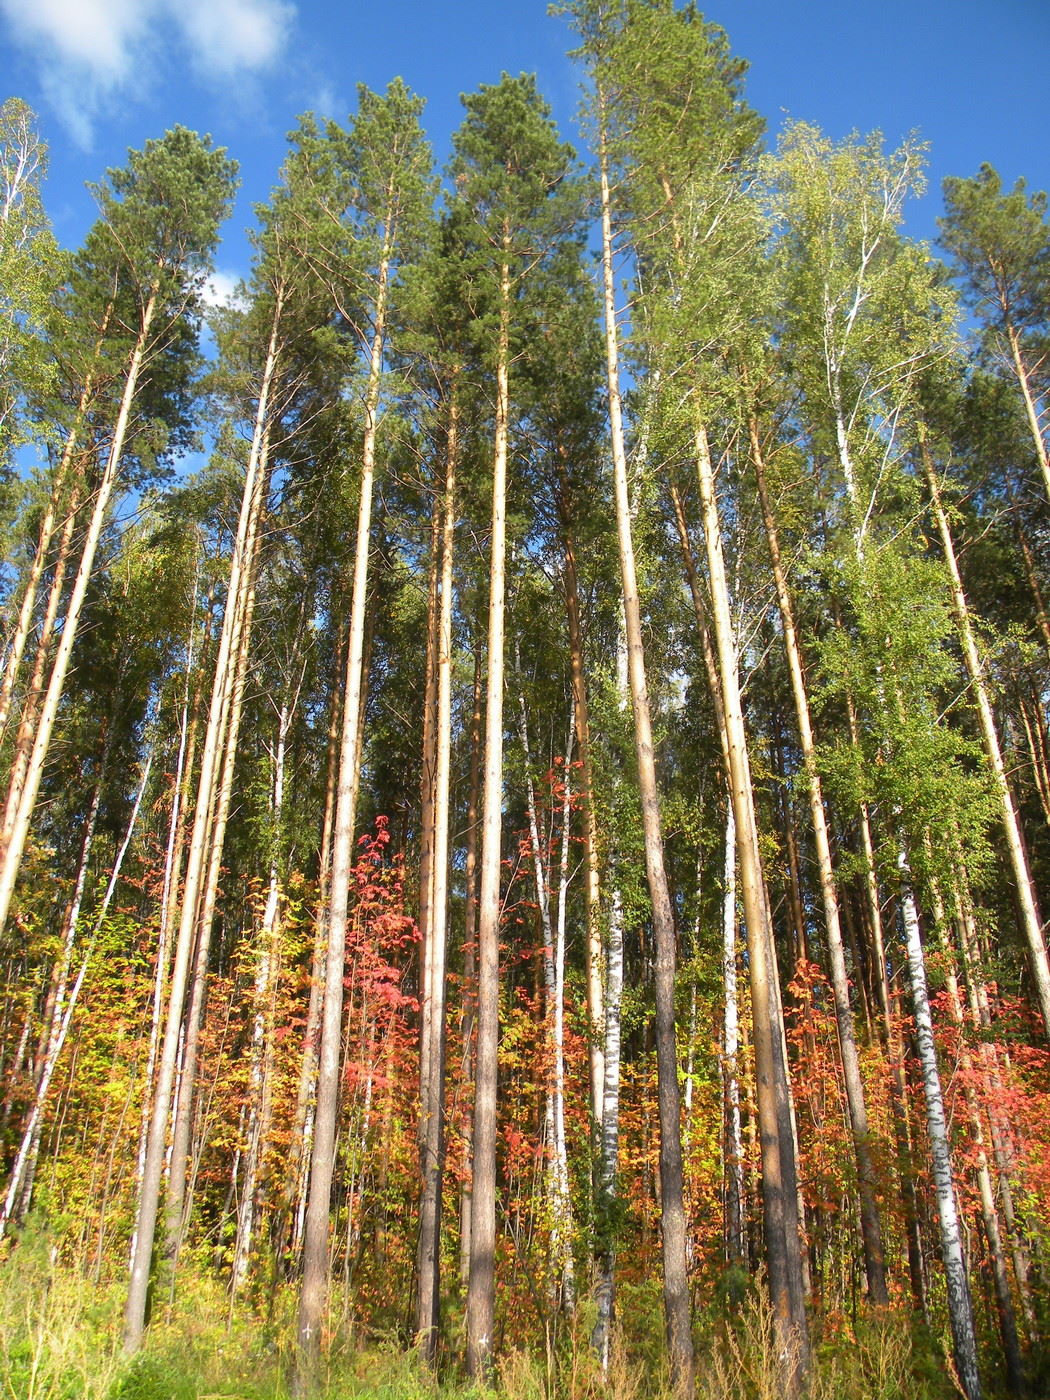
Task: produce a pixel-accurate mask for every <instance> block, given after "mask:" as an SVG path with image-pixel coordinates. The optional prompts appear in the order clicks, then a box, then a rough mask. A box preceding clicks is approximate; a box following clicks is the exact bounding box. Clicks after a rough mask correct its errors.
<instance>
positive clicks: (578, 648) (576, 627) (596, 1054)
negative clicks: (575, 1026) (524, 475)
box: [558, 448, 605, 1128]
mask: <svg viewBox="0 0 1050 1400" xmlns="http://www.w3.org/2000/svg"><path fill="white" fill-rule="evenodd" d="M558 461H559V467H560V471H561V483H562V492H563V494H566V493H567V490H568V487H567V485H566V481H565V476H566V473H565V466H564V460H563V457H562V450H561V449H560V448H559V455H558ZM562 563H563V567H562V582H563V588H564V593H565V612H566V618H567V621H568V629H569V665H570V669H571V672H572V694H573V703H574V705H575V717H576V746H577V749H578V750H579V755H580V795H581V797H582V799H583V801H582V804H581V808H582V817H583V866H584V871H585V874H586V881H587V883H586V891H587V1017H588V1020H589V1022H590V1070H591V1118H592V1121H593V1123H594V1124H595V1126H596V1127H599V1128H600V1124H601V1116H602V1086H603V1083H604V1079H605V1067H604V1065H603V1064H602V1034H603V1030H604V1019H605V1018H604V1013H603V1008H602V932H601V884H600V881H599V878H598V830H597V821H596V819H595V811H594V783H593V778H592V773H591V722H590V707H589V705H588V700H587V679H586V674H585V671H584V661H583V629H582V627H581V625H580V589H579V580H578V577H577V570H576V547H575V542H574V540H573V536H572V532H571V530H570V529H569V527H568V526H565V527H564V529H563V537H562Z"/></svg>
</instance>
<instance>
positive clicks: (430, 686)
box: [416, 493, 442, 1164]
mask: <svg viewBox="0 0 1050 1400" xmlns="http://www.w3.org/2000/svg"><path fill="white" fill-rule="evenodd" d="M435 496H436V493H435ZM441 514H442V513H441V511H440V510H439V509H438V505H437V500H436V499H435V500H434V503H433V506H432V510H431V520H430V562H429V564H428V567H427V646H426V663H425V676H424V681H423V754H422V764H421V765H420V766H421V772H420V781H419V917H418V919H417V920H416V926H417V927H418V929H419V945H420V979H419V983H420V998H419V999H420V1003H421V1005H420V1012H421V1014H420V1028H419V1090H420V1113H419V1124H418V1130H419V1151H420V1162H421V1164H422V1154H423V1152H424V1145H423V1142H424V1137H425V1134H426V1127H427V1122H428V1121H429V1117H430V1112H429V1107H428V1102H427V1095H428V1094H429V1093H430V1089H431V1076H430V1050H431V1031H430V1013H431V1010H432V1002H431V1000H430V995H429V988H430V980H431V961H432V958H433V949H432V947H431V940H430V905H431V900H432V898H433V885H434V782H435V769H436V767H437V753H436V744H437V649H438V575H439V571H440V567H441V558H440V555H441Z"/></svg>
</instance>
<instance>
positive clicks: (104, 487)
mask: <svg viewBox="0 0 1050 1400" xmlns="http://www.w3.org/2000/svg"><path fill="white" fill-rule="evenodd" d="M156 308H157V293H156V291H153V292H152V293H151V294H150V296H149V297H148V299H147V301H146V304H145V305H144V307H143V308H142V317H141V321H140V323H139V330H138V335H137V337H136V340H135V348H134V349H133V351H132V353H131V359H130V361H129V363H128V371H127V375H126V377H125V380H124V388H123V392H122V394H121V399H120V408H119V409H118V412H117V418H116V422H115V424H114V427H113V437H112V440H111V442H110V447H109V454H108V456H107V458H106V465H105V468H104V470H103V473H102V479H101V481H100V482H99V485H98V488H97V490H96V492H95V500H94V505H93V507H92V511H91V518H90V520H89V521H88V526H87V531H86V534H85V537H84V546H83V550H82V552H81V556H80V565H79V567H78V569H77V573H76V577H75V579H74V580H73V588H72V592H71V593H70V596H69V601H68V603H67V604H66V615H65V621H64V623H63V625H62V633H61V636H60V637H59V639H58V645H57V647H56V648H55V657H54V661H53V663H52V666H51V679H50V681H49V682H48V687H47V692H46V694H45V696H44V702H43V705H42V706H41V710H40V717H39V719H38V721H37V727H36V736H35V738H34V741H33V748H32V752H31V754H30V757H29V764H28V767H27V770H26V777H25V783H24V785H23V788H22V791H21V793H20V795H19V799H18V806H17V811H16V812H15V813H14V814H13V817H12V820H11V824H10V831H9V832H6V831H5V837H6V844H5V845H4V849H3V856H2V863H0V931H2V930H3V929H4V927H5V926H6V924H7V916H8V912H9V910H10V907H11V897H12V895H13V894H14V887H15V881H16V880H17V878H18V871H19V869H20V867H21V864H22V852H23V851H24V849H25V843H26V837H27V836H28V835H29V823H30V820H31V818H32V815H33V808H34V806H35V805H36V796H37V792H38V790H39V787H40V779H41V777H42V776H43V772H44V763H45V761H46V759H47V755H48V751H49V749H50V747H51V735H52V732H53V730H54V727H55V721H56V719H57V718H58V707H59V704H60V703H61V700H62V694H63V691H64V689H65V684H66V675H67V672H68V670H69V663H70V660H71V658H72V655H73V644H74V642H75V641H76V635H77V630H78V628H79V625H80V614H81V611H82V610H83V607H84V600H85V598H86V597H87V590H88V585H89V583H90V582H91V575H92V572H93V570H94V565H95V553H96V551H97V549H98V543H99V540H100V539H101V537H102V529H103V526H104V525H105V523H106V520H107V519H108V516H109V505H110V501H111V499H112V496H113V491H114V488H115V487H116V484H117V476H118V471H119V468H120V462H121V458H122V457H123V455H124V443H125V440H126V437H127V430H128V420H129V418H130V415H131V407H132V404H133V403H134V400H135V395H136V392H137V391H138V383H139V375H140V373H141V371H142V365H143V361H144V358H145V354H146V348H147V346H148V344H149V341H150V335H151V332H152V329H153V318H154V316H155V314H156Z"/></svg>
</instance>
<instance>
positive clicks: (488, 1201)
mask: <svg viewBox="0 0 1050 1400" xmlns="http://www.w3.org/2000/svg"><path fill="white" fill-rule="evenodd" d="M509 247H510V233H509V231H508V230H507V229H505V230H504V235H503V262H502V263H501V265H500V270H499V307H500V311H499V316H500V320H499V340H498V345H497V356H496V425H495V452H494V457H493V467H492V533H491V536H490V544H489V551H490V554H489V613H488V648H487V658H488V666H487V674H486V682H485V762H484V785H483V789H482V800H481V860H480V888H479V892H478V1000H477V1041H476V1048H475V1055H474V1127H473V1133H472V1144H473V1151H472V1154H471V1208H470V1271H469V1277H468V1280H467V1319H466V1321H467V1370H468V1372H469V1373H470V1375H471V1376H472V1377H474V1378H475V1379H476V1380H481V1379H483V1378H484V1377H486V1376H487V1375H488V1374H489V1372H490V1370H491V1366H492V1348H493V1335H492V1333H493V1326H494V1323H495V1307H496V1079H497V1064H498V1062H497V1055H498V1048H499V916H500V847H501V833H502V817H503V670H504V656H503V634H504V613H505V599H504V590H505V586H506V562H505V561H506V536H507V501H506V495H507V429H508V420H509V412H510V407H509V364H510V265H509V261H508V257H509V252H508V250H509Z"/></svg>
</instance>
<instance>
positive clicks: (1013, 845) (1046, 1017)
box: [920, 434, 1050, 1039]
mask: <svg viewBox="0 0 1050 1400" xmlns="http://www.w3.org/2000/svg"><path fill="white" fill-rule="evenodd" d="M920 451H921V453H922V460H923V467H924V469H925V473H926V485H927V487H928V489H929V493H930V505H931V507H932V510H933V518H934V521H935V523H936V525H937V533H938V534H939V535H940V537H941V548H942V549H943V551H944V561H945V563H946V564H947V565H948V573H949V576H950V578H951V585H952V608H953V611H954V613H955V622H956V626H957V628H958V632H959V642H960V644H961V647H962V654H963V661H964V663H965V665H966V673H967V675H968V676H969V677H970V684H971V686H972V688H973V697H974V701H975V702H976V706H977V719H978V722H979V724H980V727H981V738H982V740H983V742H984V752H985V756H986V757H987V759H988V767H989V768H990V769H991V772H992V782H993V784H994V787H995V795H996V797H997V798H998V799H999V813H1000V816H1001V818H1002V823H1003V830H1004V832H1005V834H1006V849H1007V854H1008V855H1009V857H1010V869H1011V871H1012V872H1013V877H1014V885H1015V888H1016V892H1017V904H1018V908H1019V909H1020V912H1021V926H1022V928H1023V929H1024V936H1025V941H1026V942H1027V944H1028V960H1029V968H1030V970H1031V974H1032V983H1033V986H1034V988H1035V994H1036V999H1037V1000H1038V1002H1039V1010H1040V1013H1041V1015H1042V1018H1043V1029H1044V1030H1045V1032H1046V1035H1047V1039H1050V959H1048V958H1047V952H1046V942H1045V940H1044V938H1043V930H1042V920H1041V919H1040V917H1039V911H1038V910H1037V908H1036V902H1035V888H1034V885H1033V882H1032V876H1031V872H1030V870H1029V868H1028V857H1027V854H1026V853H1025V848H1024V842H1023V840H1022V837H1021V827H1020V822H1019V821H1018V817H1017V809H1016V808H1015V806H1014V800H1013V795H1012V794H1011V792H1010V786H1009V783H1008V782H1007V780H1006V765H1005V764H1004V763H1003V754H1002V749H1001V747H1000V744H999V733H998V730H997V728H996V723H995V715H994V714H993V712H992V703H991V699H990V697H989V695H988V687H987V685H986V684H985V679H984V667H983V665H982V663H981V658H980V654H979V653H978V650H977V641H976V638H975V637H974V633H973V627H972V625H971V623H970V610H969V607H968V606H967V602H966V594H965V592H964V591H963V583H962V575H961V574H960V572H959V564H958V560H957V559H956V556H955V545H954V542H953V540H952V534H951V529H950V528H949V525H948V517H947V515H946V514H945V512H944V506H943V504H942V502H941V493H940V487H939V485H938V482H937V473H936V471H935V470H934V466H933V459H932V457H931V455H930V449H929V445H928V444H927V442H926V439H925V435H924V434H923V435H922V436H921V437H920Z"/></svg>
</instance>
